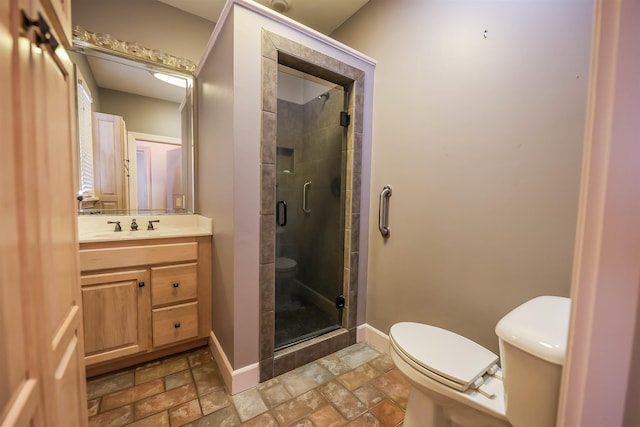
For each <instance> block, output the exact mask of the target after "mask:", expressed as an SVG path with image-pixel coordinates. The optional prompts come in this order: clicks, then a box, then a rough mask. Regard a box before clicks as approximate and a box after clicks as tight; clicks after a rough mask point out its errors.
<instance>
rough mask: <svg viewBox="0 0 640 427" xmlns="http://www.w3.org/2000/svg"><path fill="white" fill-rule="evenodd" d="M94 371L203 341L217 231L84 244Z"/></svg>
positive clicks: (88, 351) (90, 369) (89, 356)
mask: <svg viewBox="0 0 640 427" xmlns="http://www.w3.org/2000/svg"><path fill="white" fill-rule="evenodd" d="M80 269H81V284H82V302H83V309H84V335H85V362H86V365H87V374H88V375H89V376H93V375H98V374H101V373H104V372H109V371H112V370H115V369H120V368H122V367H126V366H130V365H133V364H136V363H141V362H144V361H148V360H152V359H155V358H158V357H163V356H166V355H169V354H172V353H176V352H179V351H184V350H187V349H190V348H194V347H197V346H200V345H205V344H206V343H207V341H208V338H209V333H210V330H211V326H210V325H211V237H210V236H203V237H184V238H171V239H154V240H130V241H109V242H100V243H81V244H80Z"/></svg>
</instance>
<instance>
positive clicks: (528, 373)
mask: <svg viewBox="0 0 640 427" xmlns="http://www.w3.org/2000/svg"><path fill="white" fill-rule="evenodd" d="M569 311H570V300H569V299H568V298H562V297H550V296H544V297H538V298H534V299H533V300H531V301H528V302H526V303H524V304H522V305H521V306H519V307H517V308H515V309H514V310H512V311H511V312H510V313H508V314H507V315H506V316H505V317H503V318H502V319H501V320H500V322H498V325H497V327H496V334H497V335H498V338H499V347H500V356H501V357H500V363H501V364H502V368H500V367H499V366H498V356H497V355H495V354H494V353H492V352H491V351H489V350H487V349H486V348H484V347H482V346H480V345H478V344H476V343H475V342H473V341H471V340H469V339H467V338H465V337H462V336H460V335H458V334H455V333H454V332H451V331H447V330H445V329H441V328H437V327H435V326H430V325H424V324H420V323H412V322H402V323H397V324H395V325H393V326H392V327H391V331H390V332H389V341H390V346H389V347H390V350H389V353H390V355H391V358H392V360H393V362H394V363H395V364H396V366H397V367H398V369H399V370H400V372H401V373H402V374H404V376H405V377H406V378H407V379H408V381H409V383H410V385H411V389H410V393H409V401H408V403H407V410H406V414H405V419H404V426H405V427H445V426H451V425H455V426H469V427H472V426H496V427H498V426H500V427H503V426H514V427H546V426H549V427H551V426H554V425H555V420H556V414H557V402H558V393H559V389H560V377H561V374H562V365H563V364H564V358H565V354H566V341H567V335H568V327H569Z"/></svg>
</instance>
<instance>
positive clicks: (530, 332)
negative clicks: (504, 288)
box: [496, 296, 571, 365]
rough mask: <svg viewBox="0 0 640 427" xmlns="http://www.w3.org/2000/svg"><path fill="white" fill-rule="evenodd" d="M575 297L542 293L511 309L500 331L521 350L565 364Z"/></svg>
mask: <svg viewBox="0 0 640 427" xmlns="http://www.w3.org/2000/svg"><path fill="white" fill-rule="evenodd" d="M570 311H571V300H570V299H569V298H564V297H554V296H541V297H537V298H534V299H532V300H530V301H527V302H525V303H524V304H522V305H520V306H518V307H516V308H514V309H513V310H511V311H510V312H509V313H508V314H507V315H506V316H504V317H503V318H502V319H500V321H499V322H498V325H497V326H496V334H497V335H498V337H500V339H502V340H503V341H506V342H508V343H509V344H511V345H512V346H514V347H517V348H519V349H520V350H523V351H526V352H527V353H530V354H532V355H534V356H537V357H539V358H540V359H543V360H546V361H547V362H551V363H555V364H556V365H564V360H565V356H566V354H567V337H568V335H569V313H570Z"/></svg>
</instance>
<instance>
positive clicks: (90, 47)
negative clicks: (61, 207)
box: [70, 34, 198, 215]
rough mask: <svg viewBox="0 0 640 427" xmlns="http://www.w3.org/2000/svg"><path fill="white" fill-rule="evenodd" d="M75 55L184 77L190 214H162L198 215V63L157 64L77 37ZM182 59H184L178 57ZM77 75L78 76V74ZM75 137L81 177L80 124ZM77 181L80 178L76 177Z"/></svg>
mask: <svg viewBox="0 0 640 427" xmlns="http://www.w3.org/2000/svg"><path fill="white" fill-rule="evenodd" d="M74 35H75V34H74ZM144 50H145V52H149V51H150V50H148V49H144ZM70 51H71V52H74V53H76V54H80V55H84V56H92V57H95V58H99V59H104V60H108V61H112V62H116V63H120V64H123V65H127V66H131V67H136V68H140V69H143V70H147V71H150V72H162V73H165V74H175V75H178V76H180V77H183V78H185V79H186V80H187V87H186V89H185V101H184V102H185V106H186V108H187V114H186V116H187V117H186V118H185V120H186V123H184V122H183V127H184V126H185V125H186V128H187V130H188V135H187V136H186V140H184V141H182V143H183V144H185V143H186V144H188V145H189V147H190V149H189V150H188V151H189V154H190V159H189V161H188V162H187V169H188V170H187V176H188V177H189V182H188V183H187V184H186V185H185V194H186V195H187V201H186V203H185V206H186V212H184V213H182V212H166V213H161V215H185V214H195V213H196V212H197V202H196V197H195V195H196V194H197V191H196V190H197V189H196V177H197V170H196V168H197V162H196V156H197V151H198V150H197V147H198V144H197V141H196V134H195V131H196V117H197V111H196V109H197V101H196V99H195V97H196V91H195V85H196V76H195V64H193V63H191V62H190V61H187V62H186V63H184V67H179V66H171V65H168V64H165V63H160V62H156V61H153V60H151V59H149V58H147V57H144V56H142V55H131V54H129V53H127V52H124V51H121V50H114V49H110V48H108V47H104V46H99V45H96V44H93V43H89V42H87V41H84V40H80V39H78V38H74V40H73V45H72V48H71V49H70ZM167 57H169V58H173V59H175V57H173V56H171V55H167ZM178 59H180V58H178ZM74 67H76V65H75V64H74ZM74 74H75V73H74ZM74 79H75V75H74ZM75 86H76V84H75V82H74V88H75V90H76V91H77V90H78V89H77V87H75ZM77 109H78V103H77V94H76V97H74V114H75V116H74V122H75V121H77V117H78V111H77ZM74 125H75V126H74V128H75V130H74V132H75V134H74V138H75V140H76V144H75V145H76V149H75V150H76V151H75V152H74V156H75V157H76V161H75V162H74V163H75V164H74V167H75V169H76V170H75V171H74V172H75V174H78V173H79V171H78V170H77V169H78V167H79V164H78V161H77V159H78V156H79V153H78V150H79V143H78V142H79V141H78V138H79V137H78V126H77V123H74ZM76 178H77V175H76ZM78 181H79V179H76V191H78V188H77V187H78V185H79V184H78ZM78 205H79V206H80V201H79V203H78ZM89 213H91V214H98V215H100V214H102V215H105V214H108V215H130V214H134V213H135V214H136V215H147V214H149V215H151V214H153V215H159V214H158V212H154V211H150V212H148V213H147V212H145V211H140V210H138V209H136V210H131V209H130V208H129V209H126V210H122V211H121V210H118V211H116V212H113V211H105V212H97V213H96V212H89ZM83 214H85V213H83V212H82V211H81V209H78V215H83Z"/></svg>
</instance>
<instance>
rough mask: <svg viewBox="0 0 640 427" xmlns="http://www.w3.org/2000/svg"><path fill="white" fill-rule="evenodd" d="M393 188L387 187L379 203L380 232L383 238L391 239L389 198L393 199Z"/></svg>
mask: <svg viewBox="0 0 640 427" xmlns="http://www.w3.org/2000/svg"><path fill="white" fill-rule="evenodd" d="M391 193H392V191H391V186H389V185H385V186H384V188H383V189H382V191H381V192H380V201H379V203H378V230H380V234H382V237H384V238H387V237H389V233H390V232H391V229H390V228H389V198H390V197H391Z"/></svg>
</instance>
